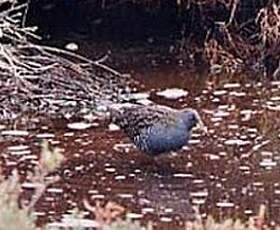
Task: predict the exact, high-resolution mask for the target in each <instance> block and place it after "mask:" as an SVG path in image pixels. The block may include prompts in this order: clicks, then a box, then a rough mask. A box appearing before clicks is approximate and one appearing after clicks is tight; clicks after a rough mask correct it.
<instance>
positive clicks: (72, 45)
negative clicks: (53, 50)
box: [65, 42, 79, 51]
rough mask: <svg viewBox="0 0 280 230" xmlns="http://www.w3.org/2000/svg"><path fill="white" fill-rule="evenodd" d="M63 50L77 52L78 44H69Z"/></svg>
mask: <svg viewBox="0 0 280 230" xmlns="http://www.w3.org/2000/svg"><path fill="white" fill-rule="evenodd" d="M65 49H68V50H71V51H77V50H78V49H79V46H78V44H76V43H74V42H70V43H68V44H67V45H66V46H65Z"/></svg>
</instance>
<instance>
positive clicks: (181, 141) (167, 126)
mask: <svg viewBox="0 0 280 230" xmlns="http://www.w3.org/2000/svg"><path fill="white" fill-rule="evenodd" d="M109 111H110V117H111V121H112V122H113V123H115V124H116V125H118V126H119V127H120V128H121V129H122V130H123V131H124V132H125V133H126V134H127V135H128V137H129V138H130V139H131V140H132V141H133V142H134V144H135V145H136V147H137V148H139V149H140V150H141V151H143V152H144V153H147V154H149V155H152V156H155V155H158V154H161V153H164V152H170V151H176V150H179V149H181V148H182V147H183V146H184V145H186V144H187V143H188V140H189V138H190V135H191V130H192V128H193V127H194V126H196V125H197V124H200V125H202V122H201V119H200V116H199V115H198V113H197V112H196V111H195V110H193V109H183V110H176V109H172V108H169V107H167V106H162V105H148V106H144V105H129V106H125V105H122V106H119V107H118V106H116V107H114V106H112V107H110V108H109Z"/></svg>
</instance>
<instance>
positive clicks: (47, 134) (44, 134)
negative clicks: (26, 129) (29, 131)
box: [36, 133, 55, 139]
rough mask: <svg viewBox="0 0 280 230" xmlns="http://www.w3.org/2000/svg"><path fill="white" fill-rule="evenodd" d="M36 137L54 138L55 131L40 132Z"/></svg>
mask: <svg viewBox="0 0 280 230" xmlns="http://www.w3.org/2000/svg"><path fill="white" fill-rule="evenodd" d="M36 137H37V138H40V139H51V138H54V137H55V135H54V134H53V133H39V134H37V135H36Z"/></svg>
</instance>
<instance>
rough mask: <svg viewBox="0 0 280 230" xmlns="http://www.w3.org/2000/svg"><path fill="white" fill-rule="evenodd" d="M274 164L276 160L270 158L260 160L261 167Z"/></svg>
mask: <svg viewBox="0 0 280 230" xmlns="http://www.w3.org/2000/svg"><path fill="white" fill-rule="evenodd" d="M276 165H277V162H276V161H273V160H272V159H263V160H262V161H261V162H260V166H262V167H274V166H276Z"/></svg>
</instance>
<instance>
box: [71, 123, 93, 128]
mask: <svg viewBox="0 0 280 230" xmlns="http://www.w3.org/2000/svg"><path fill="white" fill-rule="evenodd" d="M91 126H92V124H89V123H85V122H74V123H69V124H67V127H68V128H69V129H75V130H84V129H88V128H90V127H91Z"/></svg>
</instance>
